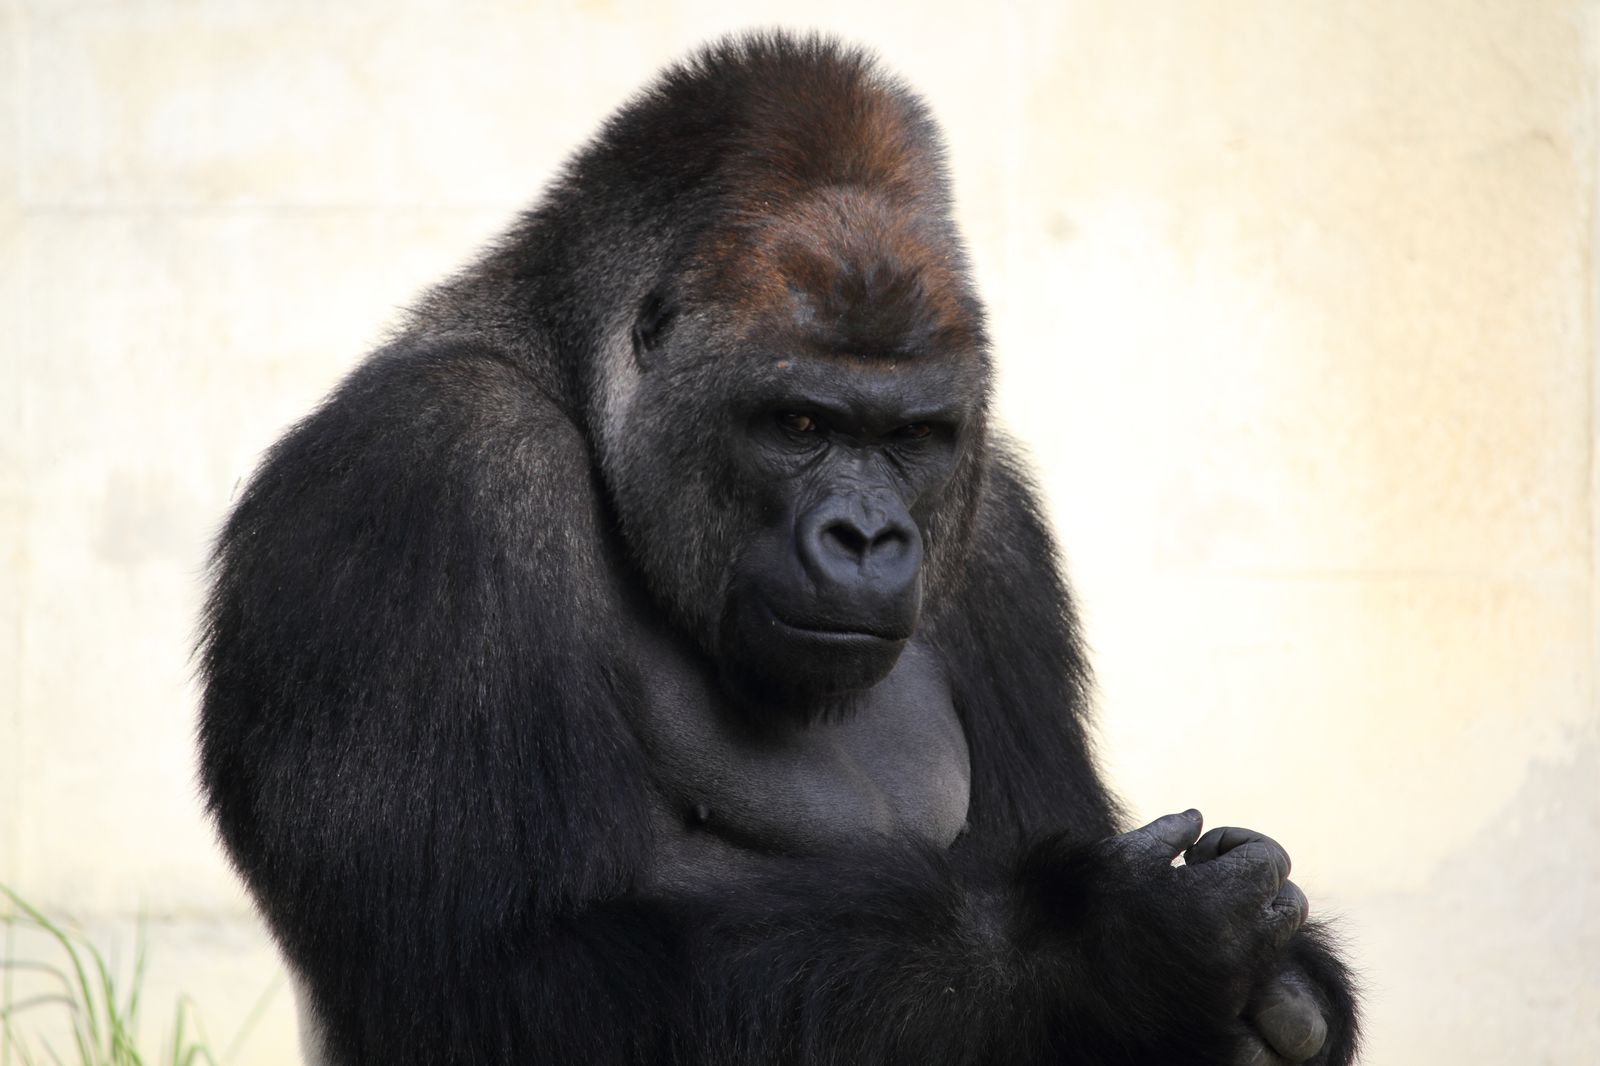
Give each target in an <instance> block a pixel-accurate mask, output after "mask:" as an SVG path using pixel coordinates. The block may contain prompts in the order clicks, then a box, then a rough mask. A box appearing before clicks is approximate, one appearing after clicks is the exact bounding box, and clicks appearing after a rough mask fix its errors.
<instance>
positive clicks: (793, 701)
mask: <svg viewBox="0 0 1600 1066" xmlns="http://www.w3.org/2000/svg"><path fill="white" fill-rule="evenodd" d="M909 638H910V634H909V633H907V634H906V635H904V636H901V635H899V634H893V633H875V632H869V631H867V630H865V629H834V628H823V627H813V626H811V625H807V624H804V623H797V622H790V621H787V620H785V619H784V618H782V617H781V616H780V615H779V614H778V612H776V611H775V610H773V609H772V608H770V607H768V606H767V604H766V603H765V602H763V601H762V600H761V599H760V598H758V597H755V596H747V597H737V598H735V599H734V600H733V602H731V603H730V604H729V610H728V611H727V612H726V614H725V615H724V617H723V627H722V640H721V642H720V643H721V649H720V654H719V655H718V659H719V660H720V661H721V664H722V671H723V674H724V676H725V677H726V678H727V679H728V681H730V682H731V687H732V688H733V689H734V690H735V694H736V695H738V696H740V697H742V699H743V700H744V701H747V702H749V703H751V704H753V705H755V706H757V707H762V708H768V709H781V710H784V711H788V712H791V713H794V714H796V715H799V716H801V717H803V718H806V719H812V718H817V717H826V716H828V715H829V714H830V713H832V712H835V711H839V710H840V709H846V710H847V709H848V707H849V705H850V704H851V703H852V702H853V701H852V700H851V697H852V696H854V695H856V694H858V693H861V692H864V691H866V690H867V689H870V688H872V687H873V686H874V685H876V684H878V682H880V681H882V680H883V679H884V678H886V677H888V676H889V672H890V671H891V670H893V669H894V667H895V663H897V662H898V661H899V660H900V653H901V652H903V651H904V650H905V647H906V642H907V640H908V639H909Z"/></svg>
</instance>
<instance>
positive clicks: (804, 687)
mask: <svg viewBox="0 0 1600 1066" xmlns="http://www.w3.org/2000/svg"><path fill="white" fill-rule="evenodd" d="M711 318H712V316H709V315H707V316H694V317H689V318H687V320H683V321H678V322H676V323H674V327H673V334H672V337H671V338H670V340H669V341H668V342H667V343H665V344H664V345H663V346H662V350H661V351H660V352H653V353H650V354H649V356H648V358H650V359H653V360H656V361H655V362H653V363H652V364H651V365H650V367H649V369H648V370H647V371H646V372H644V373H642V374H641V375H640V376H639V377H638V378H637V379H636V380H635V381H634V383H633V385H632V387H631V388H630V390H629V391H630V396H629V398H628V402H627V405H626V407H627V416H626V421H625V424H623V425H622V426H620V427H614V428H617V432H615V433H614V434H613V435H612V436H613V438H614V439H613V440H612V441H611V446H610V447H609V448H608V449H607V451H608V452H609V453H610V454H609V461H608V463H607V466H608V468H609V471H608V473H609V476H608V480H609V481H610V482H611V485H612V491H613V498H614V500H615V502H616V506H617V509H618V512H619V517H620V519H621V524H622V527H623V531H624V535H625V537H626V539H627V541H628V544H629V547H630V549H631V550H632V552H633V554H634V556H635V559H636V560H637V561H638V562H639V564H640V566H641V568H642V569H643V570H644V573H645V577H646V579H647V581H648V582H649V584H650V586H651V588H652V590H653V591H654V592H655V594H656V596H657V598H658V599H659V600H661V601H662V602H663V603H664V604H665V605H666V606H668V607H669V609H671V611H672V613H673V614H674V616H675V620H676V621H677V622H678V623H679V624H680V625H683V626H684V627H685V628H687V629H689V630H690V631H691V632H692V633H694V635H695V636H696V638H697V639H698V641H699V642H700V643H701V645H702V646H703V647H705V648H706V650H707V651H708V652H709V653H710V654H711V656H712V657H713V658H714V659H715V660H716V662H717V664H718V666H719V669H720V671H721V673H722V675H723V676H724V678H725V679H726V680H727V681H728V682H729V683H730V686H731V687H732V688H733V689H734V690H735V691H736V692H738V693H740V694H742V695H745V696H748V697H752V698H754V699H756V700H757V701H759V702H760V703H762V704H764V705H775V706H787V707H793V708H796V709H799V710H815V709H816V708H817V707H818V705H819V704H826V703H827V702H828V701H830V700H833V699H836V698H837V697H840V696H843V695H845V694H848V693H851V692H856V691H860V690H863V689H867V688H870V687H871V686H873V685H874V684H876V683H877V682H878V681H880V680H882V679H883V677H884V676H885V675H887V674H888V673H889V671H890V670H891V669H892V668H893V667H894V664H895V662H896V660H897V659H898V658H899V656H900V653H901V651H902V650H903V649H904V647H905V645H906V642H907V641H908V640H909V639H910V638H911V637H912V635H913V634H914V633H915V632H916V630H917V626H918V622H919V620H920V619H921V617H922V610H923V600H924V593H925V590H926V588H927V587H928V585H929V584H930V577H931V575H930V573H929V571H930V565H929V556H930V555H933V556H935V557H936V559H935V565H937V560H938V558H942V557H947V556H948V555H949V552H948V551H946V552H944V553H940V552H939V551H938V550H937V549H938V544H937V543H936V542H937V541H938V540H939V539H940V531H941V529H945V528H949V527H951V526H952V525H956V526H959V525H963V524H964V517H956V518H952V516H951V511H952V510H953V509H956V510H959V509H960V505H961V503H962V501H963V500H965V499H966V498H967V497H968V496H970V493H967V492H963V491H960V486H961V483H962V481H963V480H964V478H963V473H962V471H963V468H964V466H965V465H966V464H964V463H963V462H962V457H963V454H964V453H965V452H966V451H967V450H969V449H970V447H971V446H972V445H973V443H974V441H975V440H976V439H977V437H979V436H980V435H981V425H982V399H983V397H984V394H985V388H984V386H983V383H982V379H981V374H982V370H983V368H982V366H981V365H979V364H978V363H977V362H976V361H975V360H973V359H972V358H971V357H970V355H969V356H968V357H966V358H953V357H945V356H941V355H940V354H939V353H935V352H924V353H919V354H915V355H907V354H898V355H874V356H864V357H862V356H854V355H850V354H845V353H838V352H830V351H825V350H820V349H819V348H817V347H816V346H815V345H808V344H802V343H796V338H795V337H794V336H793V335H792V334H791V335H784V334H782V333H778V332H773V331H766V332H764V333H762V332H757V333H756V334H754V335H749V334H747V335H745V336H743V337H740V338H739V339H738V340H737V341H732V342H727V343H719V342H718V340H717V338H716V330H715V329H710V328H705V327H706V324H707V321H708V320H711ZM934 584H937V582H934Z"/></svg>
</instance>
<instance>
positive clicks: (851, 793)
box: [633, 643, 971, 878]
mask: <svg viewBox="0 0 1600 1066" xmlns="http://www.w3.org/2000/svg"><path fill="white" fill-rule="evenodd" d="M656 651H657V652H658V654H655V655H651V656H649V658H650V659H651V660H653V661H652V662H650V663H649V667H648V684H647V686H646V687H645V689H644V696H643V698H642V699H641V700H640V701H638V703H637V704H636V706H635V709H634V711H633V714H634V717H635V721H634V722H633V726H634V729H635V732H636V734H637V735H638V737H639V740H640V742H641V743H642V744H643V746H644V748H645V750H646V752H647V754H648V757H649V760H650V765H651V769H652V774H653V778H654V780H653V784H654V793H655V800H656V803H657V814H658V829H659V833H658V839H659V840H660V842H661V845H660V849H659V851H660V853H659V854H658V856H657V873H658V876H662V877H666V878H675V877H676V876H677V875H676V874H675V873H674V871H676V870H690V871H693V873H694V874H695V875H696V876H704V875H705V874H707V873H714V872H715V871H718V870H725V869H726V868H727V867H729V866H733V865H737V864H739V863H740V862H742V861H744V860H746V859H749V858H753V857H755V856H759V855H760V854H763V853H766V854H806V853H816V852H821V851H829V850H838V849H843V848H851V847H861V846H871V845H872V844H873V843H874V842H876V841H879V840H883V839H896V838H898V839H912V840H919V841H924V842H927V843H931V844H933V845H935V846H937V847H947V846H949V845H950V844H951V843H952V842H953V841H954V840H955V838H956V836H957V835H958V834H959V833H960V832H961V829H962V827H963V826H964V825H965V823H966V818H967V804H968V799H969V788H970V778H971V771H970V766H969V763H968V753H967V743H966V738H965V736H964V735H963V733H962V730H961V723H960V721H959V720H958V719H957V717H956V713H955V708H954V706H953V705H952V703H951V698H950V690H949V687H948V685H947V684H946V682H945V680H944V675H943V673H942V671H941V670H940V668H939V664H938V662H937V660H936V659H935V658H934V656H933V653H932V651H931V650H929V649H927V648H924V647H921V646H919V645H917V644H915V643H913V644H912V645H910V646H909V647H907V649H906V650H905V652H904V654H903V655H902V656H901V657H900V660H899V662H898V663H897V664H896V666H895V668H894V670H893V671H892V672H891V673H890V674H889V676H888V677H886V678H885V679H884V680H883V681H881V682H880V683H879V684H878V685H877V686H876V687H875V688H873V689H872V690H871V691H870V692H868V693H865V694H864V695H862V696H861V697H860V698H859V699H858V702H857V703H856V704H855V705H854V706H853V707H852V708H851V713H850V714H848V715H847V716H844V717H843V718H842V719H841V720H838V721H820V722H814V723H810V724H806V723H801V722H796V721H791V720H787V719H786V718H784V717H783V716H782V715H781V714H778V713H776V712H775V713H774V715H773V716H772V718H771V719H770V720H767V721H762V722H759V723H756V722H752V717H753V716H752V715H751V714H750V713H749V712H748V711H747V710H746V711H740V710H737V709H735V708H733V707H731V706H729V705H728V703H727V702H726V701H725V699H724V698H723V697H722V696H721V695H720V693H719V692H718V691H717V689H716V687H715V686H714V684H713V683H712V682H711V681H710V680H709V679H708V678H706V677H705V676H704V674H703V672H702V671H701V670H699V669H697V668H696V667H695V666H694V665H693V664H692V663H689V662H686V661H684V659H683V657H682V656H681V655H678V654H674V653H673V652H674V649H668V648H664V647H660V648H657V649H656Z"/></svg>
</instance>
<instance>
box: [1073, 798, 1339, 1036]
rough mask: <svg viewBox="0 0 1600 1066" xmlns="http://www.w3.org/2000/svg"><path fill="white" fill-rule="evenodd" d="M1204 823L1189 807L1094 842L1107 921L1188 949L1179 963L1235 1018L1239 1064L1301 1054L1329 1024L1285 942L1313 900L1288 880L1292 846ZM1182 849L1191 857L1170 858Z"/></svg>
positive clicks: (1177, 949) (1172, 948) (1172, 949)
mask: <svg viewBox="0 0 1600 1066" xmlns="http://www.w3.org/2000/svg"><path fill="white" fill-rule="evenodd" d="M1201 827H1202V820H1201V817H1200V812H1199V811H1194V810H1190V811H1185V812H1184V813H1182V814H1169V815H1166V816H1165V817H1162V818H1157V819H1156V820H1155V821H1153V822H1151V823H1150V824H1149V825H1146V826H1142V827H1140V828H1138V829H1135V830H1133V831H1132V832H1128V833H1123V834H1122V835H1120V836H1115V837H1112V838H1110V839H1109V840H1105V841H1102V842H1101V843H1100V844H1099V845H1097V846H1096V851H1097V852H1098V853H1099V855H1100V858H1101V860H1102V862H1103V863H1104V865H1103V867H1102V870H1101V873H1102V875H1103V876H1105V877H1106V878H1107V880H1106V881H1104V882H1102V884H1104V885H1105V886H1106V888H1108V889H1109V890H1110V891H1109V892H1108V894H1106V895H1105V896H1102V897H1101V900H1102V906H1108V907H1110V908H1111V909H1112V911H1113V913H1115V914H1116V917H1114V918H1113V919H1112V920H1111V921H1110V922H1109V923H1108V925H1109V927H1110V928H1112V929H1120V930H1122V931H1123V933H1122V935H1129V934H1130V933H1131V932H1132V930H1136V929H1142V930H1145V931H1148V932H1149V933H1151V934H1154V935H1155V936H1156V937H1157V938H1158V940H1157V942H1158V944H1159V945H1161V950H1163V951H1165V952H1167V953H1169V954H1175V955H1176V956H1178V957H1186V958H1185V959H1184V962H1183V963H1181V964H1180V965H1182V966H1184V967H1185V968H1186V970H1187V971H1188V972H1189V973H1190V974H1191V975H1192V976H1193V977H1194V978H1195V979H1197V980H1199V981H1201V982H1202V984H1203V987H1205V988H1207V989H1209V990H1211V993H1212V995H1209V996H1208V997H1207V998H1210V999H1211V1000H1212V1002H1213V1003H1215V1004H1216V1005H1217V1006H1218V1008H1220V1010H1221V1011H1222V1012H1224V1016H1225V1017H1226V1018H1229V1019H1235V1018H1236V1019H1239V1021H1238V1022H1237V1025H1238V1032H1239V1034H1240V1040H1241V1045H1240V1046H1241V1047H1242V1048H1247V1053H1246V1054H1245V1056H1244V1058H1243V1059H1242V1060H1241V1063H1259V1064H1260V1066H1278V1064H1281V1063H1286V1062H1287V1063H1299V1062H1304V1061H1306V1060H1307V1059H1309V1058H1310V1057H1311V1056H1312V1055H1313V1054H1315V1053H1316V1052H1317V1050H1318V1049H1319V1048H1320V1047H1321V1044H1322V1039H1323V1035H1324V1033H1325V1028H1323V1027H1322V1016H1321V1014H1320V1012H1319V1011H1318V1010H1317V1009H1316V1000H1315V997H1314V996H1313V995H1312V994H1311V993H1310V990H1309V988H1308V986H1307V985H1305V983H1304V982H1299V983H1297V982H1296V979H1295V975H1294V974H1293V973H1292V971H1290V970H1289V969H1287V957H1286V955H1285V949H1286V947H1287V946H1288V944H1289V942H1290V941H1291V940H1292V939H1293V937H1294V935H1295V933H1296V931H1297V930H1299V929H1300V927H1301V925H1302V924H1303V923H1304V922H1305V920H1306V915H1307V912H1308V909H1309V906H1308V904H1307V902H1306V897H1305V894H1304V893H1302V892H1301V891H1300V889H1299V888H1298V887H1297V886H1296V885H1294V884H1293V883H1292V882H1290V881H1289V879H1288V878H1289V854H1288V852H1286V851H1284V849H1283V848H1282V847H1280V846H1279V845H1278V844H1277V843H1276V842H1274V841H1273V840H1271V839H1269V838H1268V837H1265V836H1262V835H1261V834H1259V833H1254V832H1250V831H1249V830H1244V829H1233V828H1224V829H1213V830H1212V831H1210V832H1209V833H1207V834H1205V836H1203V837H1200V838H1199V839H1198V840H1196V839H1195V838H1196V837H1197V836H1198V835H1199V833H1200V830H1201ZM1179 855H1183V856H1184V859H1185V865H1182V866H1177V867H1174V866H1173V865H1172V863H1173V862H1174V860H1176V859H1177V858H1178V856H1179ZM1117 912H1120V913H1117ZM1134 935H1137V934H1134ZM1146 972H1147V973H1148V971H1146ZM1173 992H1177V990H1173ZM1168 994H1173V993H1168ZM1258 1053H1259V1054H1258ZM1263 1056H1265V1057H1263Z"/></svg>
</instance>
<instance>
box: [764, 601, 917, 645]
mask: <svg viewBox="0 0 1600 1066" xmlns="http://www.w3.org/2000/svg"><path fill="white" fill-rule="evenodd" d="M761 609H762V611H763V612H764V613H765V614H766V616H767V617H768V618H769V619H771V621H772V623H773V625H774V626H776V627H778V628H780V629H785V630H788V631H790V632H792V633H798V634H801V635H802V636H803V637H805V638H810V639H812V640H821V641H827V642H837V643H841V644H844V643H854V642H858V641H876V642H879V643H883V644H904V643H905V642H906V641H908V640H910V639H911V631H910V629H904V628H901V627H897V626H884V625H872V624H860V623H852V624H850V625H838V624H834V623H830V622H828V621H824V620H820V619H818V620H813V619H809V618H808V619H794V618H785V617H784V616H782V615H780V614H779V613H778V612H777V611H775V610H773V609H772V606H771V605H770V604H768V603H765V602H763V603H762V604H761Z"/></svg>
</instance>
